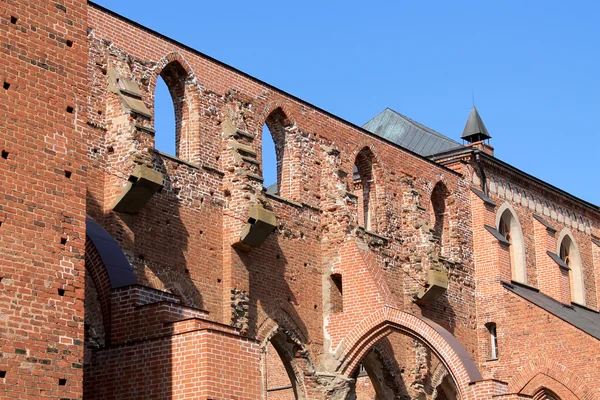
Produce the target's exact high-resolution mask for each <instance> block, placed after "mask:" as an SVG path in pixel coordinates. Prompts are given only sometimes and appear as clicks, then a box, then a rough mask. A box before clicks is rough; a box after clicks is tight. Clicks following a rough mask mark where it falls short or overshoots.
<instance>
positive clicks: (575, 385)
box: [508, 356, 598, 400]
mask: <svg viewBox="0 0 600 400" xmlns="http://www.w3.org/2000/svg"><path fill="white" fill-rule="evenodd" d="M543 389H549V390H551V391H552V392H554V393H556V394H559V395H560V396H561V399H562V400H573V399H575V400H595V399H597V398H598V397H597V396H595V395H597V394H598V393H595V392H596V391H597V390H596V389H595V388H594V391H591V390H590V388H589V387H588V385H587V384H586V382H585V381H584V380H583V379H582V378H581V377H580V376H578V375H575V374H574V373H573V372H571V371H570V370H568V369H567V368H566V367H565V366H563V365H560V364H558V363H557V362H555V361H554V360H552V359H551V358H550V357H548V356H546V357H544V358H535V359H533V360H530V361H529V362H524V363H523V367H522V369H521V370H520V371H518V372H517V373H515V375H514V377H513V378H512V380H511V381H510V382H509V384H508V392H509V393H523V394H527V395H530V396H533V395H534V394H537V393H539V392H540V391H541V390H543Z"/></svg>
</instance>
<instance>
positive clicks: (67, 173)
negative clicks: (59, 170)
mask: <svg viewBox="0 0 600 400" xmlns="http://www.w3.org/2000/svg"><path fill="white" fill-rule="evenodd" d="M71 174H72V172H71V171H67V170H65V177H66V178H67V179H71Z"/></svg>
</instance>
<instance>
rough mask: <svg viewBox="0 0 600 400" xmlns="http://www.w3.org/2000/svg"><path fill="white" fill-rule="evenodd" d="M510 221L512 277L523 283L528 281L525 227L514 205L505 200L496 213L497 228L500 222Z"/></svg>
mask: <svg viewBox="0 0 600 400" xmlns="http://www.w3.org/2000/svg"><path fill="white" fill-rule="evenodd" d="M503 219H504V221H508V225H509V232H510V244H511V248H510V249H509V250H510V263H511V265H510V269H511V278H512V279H513V280H515V281H518V282H521V283H527V260H526V259H525V256H526V253H527V252H526V250H525V239H524V237H523V228H522V225H521V222H520V221H519V217H518V216H517V212H516V211H515V209H514V208H513V206H512V205H511V204H510V203H508V202H505V203H504V204H502V205H501V206H500V208H499V209H498V212H497V213H496V228H497V229H498V230H500V223H501V221H502V220H503Z"/></svg>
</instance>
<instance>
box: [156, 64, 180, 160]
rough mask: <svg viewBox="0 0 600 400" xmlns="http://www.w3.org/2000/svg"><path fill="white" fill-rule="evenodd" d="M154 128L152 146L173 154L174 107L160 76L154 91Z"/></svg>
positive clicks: (174, 152)
mask: <svg viewBox="0 0 600 400" xmlns="http://www.w3.org/2000/svg"><path fill="white" fill-rule="evenodd" d="M154 129H155V130H156V133H155V135H154V148H155V149H156V150H159V151H162V152H163V153H167V154H171V155H175V154H176V149H175V108H174V107H173V99H172V98H171V94H170V93H169V88H168V87H167V84H166V83H165V81H164V80H163V78H162V77H160V76H159V77H158V80H157V81H156V89H155V92H154Z"/></svg>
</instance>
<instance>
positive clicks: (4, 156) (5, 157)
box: [2, 150, 8, 160]
mask: <svg viewBox="0 0 600 400" xmlns="http://www.w3.org/2000/svg"><path fill="white" fill-rule="evenodd" d="M2 158H4V159H5V160H6V159H7V158H8V151H6V150H2Z"/></svg>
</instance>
